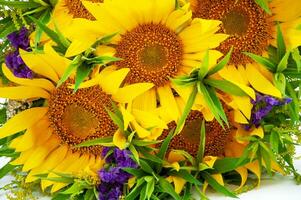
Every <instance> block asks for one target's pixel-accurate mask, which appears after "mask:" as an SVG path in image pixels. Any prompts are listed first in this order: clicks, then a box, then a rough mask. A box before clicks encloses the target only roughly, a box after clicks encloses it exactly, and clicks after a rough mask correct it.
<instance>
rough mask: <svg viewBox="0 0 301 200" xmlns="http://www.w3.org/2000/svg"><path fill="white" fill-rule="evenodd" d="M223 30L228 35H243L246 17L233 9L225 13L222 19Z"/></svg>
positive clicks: (246, 26)
mask: <svg viewBox="0 0 301 200" xmlns="http://www.w3.org/2000/svg"><path fill="white" fill-rule="evenodd" d="M222 22H223V26H224V28H225V32H226V33H227V34H229V35H241V36H242V35H244V34H245V33H246V32H247V30H248V18H247V16H245V15H244V14H243V13H241V12H237V11H235V10H233V11H230V12H229V13H227V14H226V15H225V16H224V18H223V19H222Z"/></svg>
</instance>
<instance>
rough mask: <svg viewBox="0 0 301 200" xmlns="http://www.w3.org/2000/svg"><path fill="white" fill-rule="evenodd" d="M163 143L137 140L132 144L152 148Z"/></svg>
mask: <svg viewBox="0 0 301 200" xmlns="http://www.w3.org/2000/svg"><path fill="white" fill-rule="evenodd" d="M161 142H162V140H158V141H145V140H137V139H133V140H132V144H133V145H135V146H138V147H144V146H150V145H154V144H159V143H161Z"/></svg>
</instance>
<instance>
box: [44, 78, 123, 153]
mask: <svg viewBox="0 0 301 200" xmlns="http://www.w3.org/2000/svg"><path fill="white" fill-rule="evenodd" d="M111 102H112V100H111V97H110V96H109V95H107V94H106V93H104V92H103V91H102V90H101V88H100V87H99V86H94V87H91V88H88V89H81V90H79V91H77V92H76V93H75V94H73V90H72V89H69V88H67V83H66V84H64V85H63V86H61V87H59V88H58V89H56V90H55V91H54V92H53V93H52V94H51V98H50V100H49V111H48V118H49V120H50V124H51V127H52V128H53V130H54V133H55V134H57V135H58V136H59V137H60V139H61V141H62V143H65V144H68V145H69V146H70V147H74V146H75V145H77V144H80V143H82V142H84V141H88V140H91V139H95V138H103V137H108V136H112V135H113V134H114V132H115V131H116V130H117V127H116V126H115V124H114V122H113V121H112V120H111V118H110V117H109V115H108V113H107V111H106V108H111ZM76 150H78V151H80V152H82V153H84V152H85V153H87V152H88V153H93V154H99V153H100V152H101V147H100V146H95V147H88V148H78V149H76Z"/></svg>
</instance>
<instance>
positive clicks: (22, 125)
mask: <svg viewBox="0 0 301 200" xmlns="http://www.w3.org/2000/svg"><path fill="white" fill-rule="evenodd" d="M47 111H48V108H44V107H41V108H30V109H28V110H25V111H23V112H20V113H18V114H17V115H15V116H14V117H13V118H11V119H9V120H8V121H7V122H6V123H5V124H4V125H3V126H2V127H1V128H0V139H1V138H5V137H7V136H10V135H13V134H15V133H17V132H20V131H23V130H25V129H27V128H29V127H31V126H32V125H34V124H35V123H36V122H38V121H39V120H40V119H41V118H43V117H44V116H45V115H46V113H47Z"/></svg>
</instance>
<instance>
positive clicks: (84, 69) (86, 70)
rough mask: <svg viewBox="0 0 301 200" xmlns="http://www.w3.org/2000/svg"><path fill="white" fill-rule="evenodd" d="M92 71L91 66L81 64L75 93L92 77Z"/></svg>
mask: <svg viewBox="0 0 301 200" xmlns="http://www.w3.org/2000/svg"><path fill="white" fill-rule="evenodd" d="M91 71H92V69H91V68H90V67H89V66H86V65H83V64H81V65H80V66H79V67H78V68H77V71H76V76H75V84H74V92H76V91H77V90H78V88H79V86H80V84H81V83H82V82H83V81H84V80H85V79H86V78H87V77H88V76H89V75H90V72H91Z"/></svg>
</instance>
